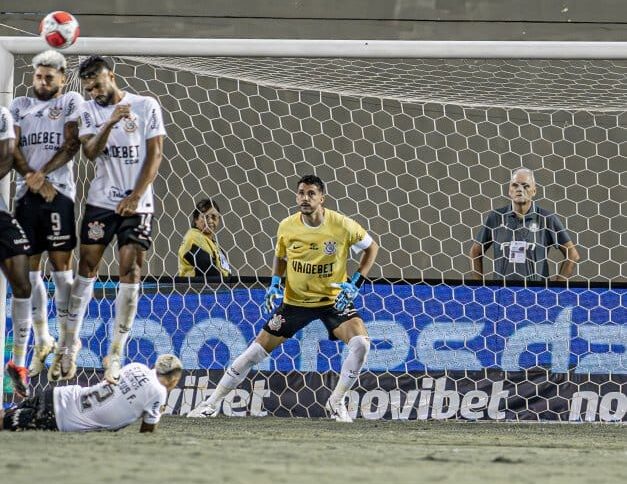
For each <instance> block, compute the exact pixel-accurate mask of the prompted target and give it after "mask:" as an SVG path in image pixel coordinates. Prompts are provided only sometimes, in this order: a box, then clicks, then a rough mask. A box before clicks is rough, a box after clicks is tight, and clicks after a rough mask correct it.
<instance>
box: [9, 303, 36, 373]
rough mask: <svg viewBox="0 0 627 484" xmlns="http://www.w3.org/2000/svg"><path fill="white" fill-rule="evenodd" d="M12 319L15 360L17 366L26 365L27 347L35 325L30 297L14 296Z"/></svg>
mask: <svg viewBox="0 0 627 484" xmlns="http://www.w3.org/2000/svg"><path fill="white" fill-rule="evenodd" d="M11 319H12V320H13V362H14V363H15V364H16V365H17V366H26V348H27V346H28V337H29V336H30V327H31V326H32V325H33V320H32V316H31V307H30V298H23V299H20V298H17V297H14V298H13V308H12V310H11Z"/></svg>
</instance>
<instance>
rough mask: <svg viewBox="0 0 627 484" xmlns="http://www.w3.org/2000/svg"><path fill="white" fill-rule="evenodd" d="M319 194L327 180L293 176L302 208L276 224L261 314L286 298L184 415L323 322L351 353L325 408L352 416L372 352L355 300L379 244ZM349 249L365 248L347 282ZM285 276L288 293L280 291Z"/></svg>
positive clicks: (217, 398)
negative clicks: (352, 393) (352, 395)
mask: <svg viewBox="0 0 627 484" xmlns="http://www.w3.org/2000/svg"><path fill="white" fill-rule="evenodd" d="M324 198H325V189H324V182H323V181H322V180H321V179H320V178H318V177H317V176H314V175H307V176H304V177H302V178H301V179H300V180H299V181H298V184H297V191H296V203H297V204H298V208H299V210H300V211H299V212H298V213H295V214H294V215H291V216H290V217H287V218H286V219H284V220H283V221H282V222H281V224H280V225H279V230H278V233H277V243H276V250H275V256H274V265H273V276H272V283H271V285H270V288H269V289H268V290H267V292H266V299H265V308H266V311H267V312H268V313H272V312H273V311H274V309H275V306H276V300H277V299H280V298H283V302H282V304H281V305H280V306H279V307H278V309H277V310H276V312H274V314H273V315H272V317H270V319H269V321H268V322H267V323H266V325H265V326H264V327H263V329H262V330H261V332H260V333H259V334H258V335H257V337H256V338H255V341H254V342H253V343H252V344H251V345H250V346H249V347H248V348H247V349H246V350H245V351H244V352H243V353H242V354H241V355H240V356H238V357H237V358H236V359H235V360H234V361H233V363H232V364H231V366H230V367H229V368H227V370H226V372H225V373H224V375H223V376H222V378H221V380H220V381H219V383H218V386H217V387H216V389H215V391H214V392H213V393H212V394H211V396H210V397H209V398H208V399H207V400H205V401H204V402H202V403H200V404H199V405H198V406H197V407H196V408H195V409H193V410H192V411H191V412H190V413H189V414H188V415H187V416H188V417H207V416H214V415H216V414H217V413H218V410H219V408H220V403H221V401H222V399H223V398H224V397H225V396H226V395H227V394H228V393H229V392H230V391H231V390H233V389H234V388H236V387H237V386H238V385H239V384H240V383H241V382H242V381H243V380H244V378H245V377H246V375H247V374H248V372H249V370H250V369H251V368H252V367H253V366H255V365H257V364H258V363H260V362H261V361H262V360H264V359H265V358H266V357H268V355H269V354H270V353H271V352H272V350H274V349H275V348H276V347H277V346H279V345H280V344H282V343H283V342H284V341H285V340H286V339H288V338H291V337H292V336H294V334H295V333H296V332H297V331H299V330H301V329H303V328H304V327H305V326H307V325H308V324H309V323H310V322H312V321H314V320H316V319H320V320H321V321H322V322H323V323H324V325H325V326H326V328H327V330H328V331H329V336H330V338H331V339H332V340H337V339H340V340H342V341H344V342H345V343H346V344H347V345H348V356H347V357H346V359H345V360H344V363H343V364H342V369H341V373H340V376H339V381H338V383H337V386H336V387H335V389H334V390H333V393H332V394H331V396H330V397H329V400H328V401H327V403H326V409H327V411H328V412H329V415H330V417H331V418H332V419H334V420H336V421H338V422H351V421H352V420H351V417H350V415H349V414H348V410H347V408H346V405H345V397H346V393H347V392H348V390H350V388H351V387H352V386H353V384H354V383H355V381H356V380H357V377H358V376H359V372H360V371H361V368H362V366H363V365H364V363H365V362H366V358H367V356H368V351H369V350H370V339H369V338H368V332H367V331H366V327H365V326H364V322H363V320H362V318H361V316H360V315H359V313H358V312H357V311H356V310H355V307H354V306H353V300H354V299H355V297H356V296H357V294H358V292H359V286H360V285H361V283H362V281H363V279H364V277H365V276H366V275H367V274H368V271H369V270H370V268H371V267H372V265H373V264H374V261H375V258H376V256H377V251H378V250H379V246H378V245H377V243H376V242H375V241H374V240H373V239H372V237H370V235H368V233H367V232H366V231H365V230H364V229H363V228H362V227H361V226H360V225H359V224H358V223H357V222H355V221H353V220H351V219H349V218H348V217H345V216H344V215H341V214H339V213H337V212H334V211H333V210H329V209H326V208H324ZM351 248H353V249H355V250H358V251H363V253H362V255H361V260H360V263H359V269H358V271H357V272H355V273H354V274H353V275H352V276H351V278H350V279H348V278H347V273H346V265H347V261H348V255H349V250H350V249H351ZM284 275H285V276H286V278H285V296H283V291H282V288H281V277H283V276H284Z"/></svg>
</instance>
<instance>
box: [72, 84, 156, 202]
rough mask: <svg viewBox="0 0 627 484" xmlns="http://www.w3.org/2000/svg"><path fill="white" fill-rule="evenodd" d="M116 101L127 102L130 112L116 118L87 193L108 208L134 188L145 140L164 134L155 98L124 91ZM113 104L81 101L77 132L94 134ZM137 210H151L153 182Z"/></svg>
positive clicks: (109, 114)
mask: <svg viewBox="0 0 627 484" xmlns="http://www.w3.org/2000/svg"><path fill="white" fill-rule="evenodd" d="M119 104H122V105H124V104H129V105H130V107H131V116H130V117H129V118H123V119H121V120H120V121H118V122H117V124H116V125H115V126H113V129H112V130H111V132H110V133H109V138H108V139H107V144H106V145H105V147H104V149H103V151H102V153H100V154H99V155H98V157H97V158H96V177H95V178H94V180H93V181H92V182H91V186H90V187H89V193H88V195H87V203H88V204H89V205H94V206H96V207H101V208H107V209H109V210H115V208H116V207H117V205H118V203H120V201H121V200H122V199H123V198H125V197H126V196H128V195H130V193H131V192H132V191H133V189H134V188H135V183H136V182H137V178H138V177H139V174H140V172H141V170H142V167H143V166H144V162H145V160H146V155H147V145H146V141H147V140H149V139H150V138H154V137H155V136H162V135H165V128H164V126H163V116H162V115H161V108H160V107H159V104H158V103H157V101H156V100H155V99H153V98H151V97H147V96H137V95H136V94H131V93H130V92H127V93H125V94H124V97H123V98H122V100H121V101H120V103H119ZM115 106H116V105H115V104H112V105H110V106H104V107H103V106H100V105H98V104H97V103H96V102H95V101H88V102H85V103H83V105H82V107H81V112H80V119H79V136H80V137H83V136H86V135H90V134H93V135H95V134H97V133H98V132H99V131H100V130H101V129H102V125H103V124H104V123H105V122H107V121H108V120H109V118H110V117H111V114H112V113H113V110H114V109H115ZM137 212H139V213H153V212H154V200H153V195H152V184H151V185H150V186H149V187H148V189H147V190H146V191H145V192H144V194H143V195H142V197H141V199H140V200H139V204H138V205H137Z"/></svg>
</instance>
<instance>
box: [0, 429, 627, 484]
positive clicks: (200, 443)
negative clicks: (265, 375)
mask: <svg viewBox="0 0 627 484" xmlns="http://www.w3.org/2000/svg"><path fill="white" fill-rule="evenodd" d="M138 428H139V427H138V425H134V426H132V427H128V428H126V429H124V430H122V431H120V432H115V433H110V432H101V433H88V434H62V433H58V432H21V433H10V432H2V433H0V476H2V482H7V483H12V484H17V483H29V484H30V483H45V482H49V483H56V482H63V483H65V484H74V483H76V484H79V483H80V484H85V483H87V484H90V483H96V482H107V483H117V482H133V483H150V484H155V483H160V482H171V483H179V482H180V483H245V484H249V483H255V484H262V483H272V484H277V483H316V484H321V483H326V482H333V483H341V482H355V483H385V484H395V483H405V482H407V483H417V482H421V483H422V482H424V483H432V482H455V483H462V482H463V483H469V482H477V483H479V482H481V483H486V482H495V483H500V482H508V483H514V482H516V483H518V482H520V483H527V482H528V483H537V482H547V483H562V482H563V483H569V484H571V483H576V482H582V483H611V482H621V483H622V482H625V480H624V479H625V476H626V475H627V427H626V426H624V425H595V424H579V425H571V424H511V423H494V422H492V423H466V422H436V421H433V422H431V421H429V422H423V421H421V422H417V421H410V422H400V421H367V420H358V421H356V422H355V423H354V424H352V425H348V424H338V423H336V422H332V421H329V420H313V419H284V418H270V417H266V418H226V417H220V418H217V419H186V418H182V417H165V418H164V419H163V421H162V423H161V425H160V428H159V429H158V431H157V432H156V433H155V434H139V433H138Z"/></svg>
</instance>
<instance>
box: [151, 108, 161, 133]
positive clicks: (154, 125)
mask: <svg viewBox="0 0 627 484" xmlns="http://www.w3.org/2000/svg"><path fill="white" fill-rule="evenodd" d="M160 124H161V123H159V117H158V116H157V108H152V109H151V110H150V129H159V127H160Z"/></svg>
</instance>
